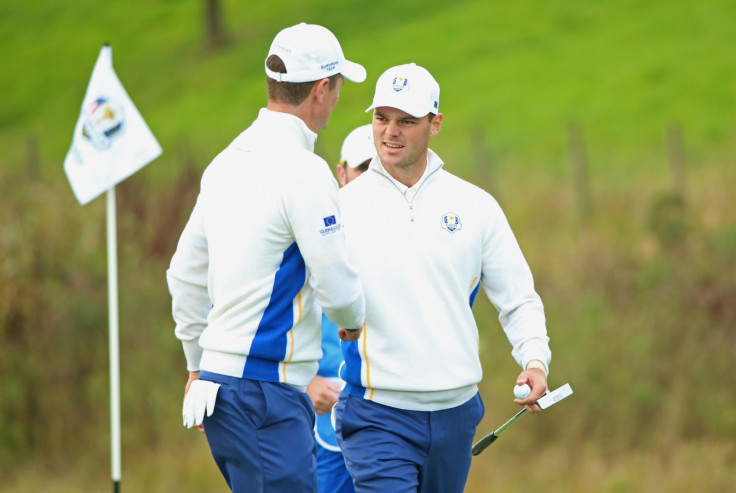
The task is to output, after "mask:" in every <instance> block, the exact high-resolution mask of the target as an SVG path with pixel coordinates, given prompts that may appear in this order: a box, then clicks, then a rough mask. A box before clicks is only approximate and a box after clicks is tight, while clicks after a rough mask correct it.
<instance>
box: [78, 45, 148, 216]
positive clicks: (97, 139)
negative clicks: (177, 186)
mask: <svg viewBox="0 0 736 493" xmlns="http://www.w3.org/2000/svg"><path fill="white" fill-rule="evenodd" d="M159 155H161V146H160V145H159V144H158V141H156V138H155V137H154V136H153V134H152V133H151V130H149V128H148V125H146V122H145V121H143V117H142V116H141V115H140V113H139V112H138V110H137V109H136V107H135V105H133V102H132V101H131V100H130V97H129V96H128V93H126V92H125V89H124V88H123V85H122V84H121V83H120V80H119V79H118V77H117V75H115V71H114V70H113V68H112V48H110V47H109V46H104V47H103V48H102V50H101V51H100V55H99V57H98V58H97V63H95V67H94V70H92V77H91V78H90V81H89V86H88V87H87V93H86V94H85V96H84V101H83V102H82V108H81V111H80V115H79V120H78V121H77V125H76V127H75V129H74V136H73V138H72V145H71V148H70V149H69V152H68V153H67V155H66V159H65V160H64V171H65V172H66V175H67V178H69V183H70V184H71V186H72V190H73V191H74V195H75V196H76V197H77V200H78V201H79V203H80V204H82V205H84V204H86V203H87V202H89V201H90V200H92V199H94V198H95V197H97V196H98V195H100V194H101V193H103V192H105V191H107V190H108V189H110V188H112V187H114V186H115V185H117V184H118V183H120V182H121V181H123V180H125V179H126V178H128V177H129V176H130V175H132V174H133V173H135V172H136V171H138V170H139V169H141V168H142V167H144V166H145V165H146V164H148V163H150V162H151V161H153V160H154V159H155V158H157V157H158V156H159Z"/></svg>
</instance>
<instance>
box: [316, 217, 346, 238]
mask: <svg viewBox="0 0 736 493" xmlns="http://www.w3.org/2000/svg"><path fill="white" fill-rule="evenodd" d="M322 222H324V223H325V227H324V228H322V229H320V230H319V234H321V235H322V236H327V235H331V234H333V233H337V232H338V231H340V228H341V227H342V225H341V224H339V223H338V222H337V219H335V216H327V217H323V218H322Z"/></svg>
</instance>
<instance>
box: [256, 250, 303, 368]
mask: <svg viewBox="0 0 736 493" xmlns="http://www.w3.org/2000/svg"><path fill="white" fill-rule="evenodd" d="M305 280H306V266H305V264H304V259H303V258H302V254H301V252H300V251H299V247H298V246H297V244H296V243H292V244H291V246H290V247H289V248H287V249H286V251H285V252H284V258H283V260H282V261H281V265H280V266H279V270H278V271H276V276H275V277H274V280H273V290H272V291H271V299H270V300H269V302H268V306H267V307H266V309H265V310H264V312H263V317H262V318H261V322H260V323H259V324H258V329H257V330H256V335H255V337H254V338H253V342H252V343H251V346H250V351H249V353H248V359H247V360H246V362H245V368H244V369H243V378H253V379H256V380H265V381H268V382H278V381H279V371H278V370H279V362H281V361H283V359H284V355H285V354H286V345H287V342H288V341H287V337H286V334H287V333H288V332H289V330H291V328H292V326H293V323H294V311H293V304H292V303H293V301H294V298H295V297H296V295H297V294H298V293H299V291H300V290H301V289H302V286H304V282H305Z"/></svg>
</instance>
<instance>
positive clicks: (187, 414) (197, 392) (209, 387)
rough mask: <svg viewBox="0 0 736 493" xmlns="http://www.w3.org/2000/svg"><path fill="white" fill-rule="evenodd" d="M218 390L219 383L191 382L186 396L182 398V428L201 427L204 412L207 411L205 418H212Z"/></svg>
mask: <svg viewBox="0 0 736 493" xmlns="http://www.w3.org/2000/svg"><path fill="white" fill-rule="evenodd" d="M219 388H220V384H219V383H215V382H209V381H207V380H194V381H193V382H192V384H191V385H190V386H189V391H188V392H187V395H186V396H185V397H184V405H183V407H182V410H181V414H182V417H183V418H184V426H186V427H187V428H192V427H193V426H199V425H201V424H202V421H204V413H205V411H207V416H212V413H213V412H214V411H215V400H216V399H217V391H218V390H219Z"/></svg>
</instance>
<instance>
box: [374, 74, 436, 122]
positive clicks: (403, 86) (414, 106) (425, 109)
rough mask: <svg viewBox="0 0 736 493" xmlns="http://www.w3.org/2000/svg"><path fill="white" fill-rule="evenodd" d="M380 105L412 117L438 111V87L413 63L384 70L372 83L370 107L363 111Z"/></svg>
mask: <svg viewBox="0 0 736 493" xmlns="http://www.w3.org/2000/svg"><path fill="white" fill-rule="evenodd" d="M381 106H389V107H391V108H397V109H399V110H401V111H405V112H406V113H409V114H410V115H411V116H413V117H415V118H421V117H423V116H425V115H427V114H429V113H434V114H435V115H436V114H437V113H438V112H439V109H440V85H439V84H437V81H436V80H434V77H432V74H430V73H429V72H428V71H427V69H426V68H424V67H420V66H419V65H417V64H415V63H408V64H406V65H398V66H396V67H391V68H390V69H388V70H386V71H385V72H384V73H383V74H381V76H380V77H379V78H378V82H376V93H375V94H374V96H373V104H372V105H371V106H370V108H368V109H367V110H366V111H370V110H372V109H373V108H380V107H381Z"/></svg>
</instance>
